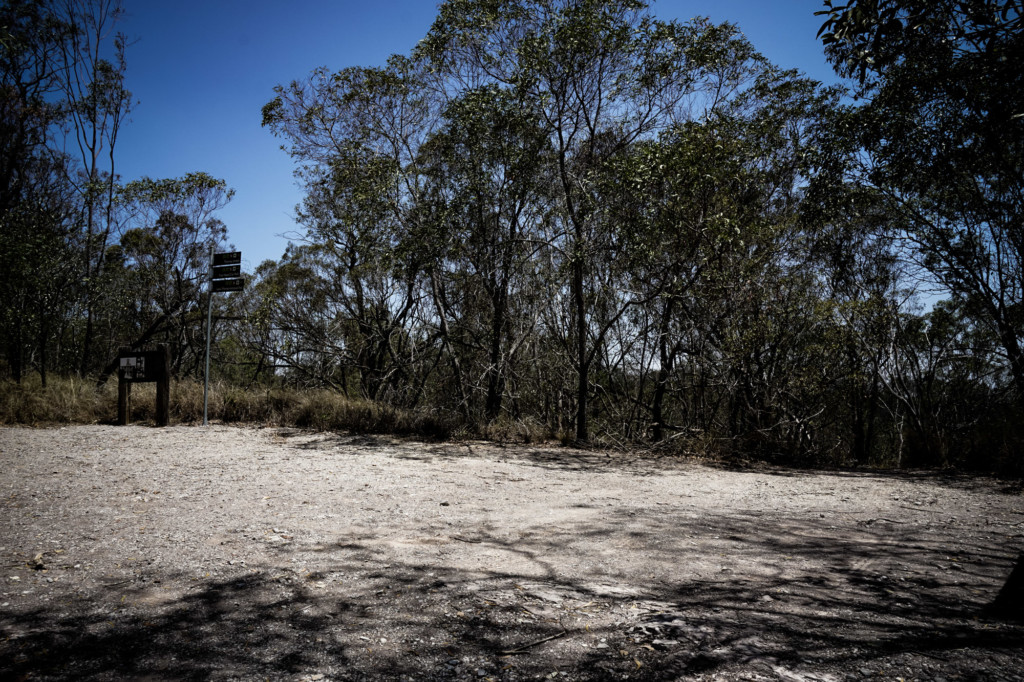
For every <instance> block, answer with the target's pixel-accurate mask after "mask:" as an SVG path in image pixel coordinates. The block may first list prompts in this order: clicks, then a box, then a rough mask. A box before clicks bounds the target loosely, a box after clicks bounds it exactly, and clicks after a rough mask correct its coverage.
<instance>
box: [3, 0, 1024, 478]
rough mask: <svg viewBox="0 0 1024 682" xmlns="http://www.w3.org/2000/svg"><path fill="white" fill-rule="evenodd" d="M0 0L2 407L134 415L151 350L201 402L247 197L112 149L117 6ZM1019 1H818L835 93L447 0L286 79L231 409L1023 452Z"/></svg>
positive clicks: (722, 440) (629, 443) (920, 455)
mask: <svg viewBox="0 0 1024 682" xmlns="http://www.w3.org/2000/svg"><path fill="white" fill-rule="evenodd" d="M0 7H2V9H0V15H2V16H0V30H2V31H3V40H2V41H0V49H2V58H0V71H2V73H0V78H2V83H0V87H2V88H3V93H4V96H3V102H4V104H3V106H2V108H0V116H2V118H0V145H2V149H3V164H2V166H3V167H2V169H0V171H2V175H0V221H2V230H0V261H2V262H0V272H2V273H3V274H2V275H0V287H2V291H0V373H2V374H3V375H4V376H5V377H6V383H5V384H4V385H3V396H4V397H3V403H2V404H3V412H2V419H3V420H4V421H7V422H12V421H14V422H36V421H63V420H70V421H80V420H85V421H88V420H93V419H97V418H104V417H103V416H102V415H112V414H113V413H114V410H112V409H111V406H112V403H111V400H112V389H111V388H110V386H109V384H108V382H107V380H108V377H109V376H110V375H111V372H112V371H113V368H114V365H113V364H112V361H113V360H114V359H115V357H116V352H117V348H118V347H119V346H125V345H127V346H132V347H142V346H144V345H147V344H151V343H157V342H159V343H166V344H168V345H169V346H170V348H171V354H172V365H173V369H174V372H175V375H176V377H177V379H178V383H177V384H176V386H175V389H174V390H173V391H172V393H173V394H174V395H176V396H177V397H174V395H172V403H173V404H172V410H175V411H176V412H175V413H174V418H175V419H180V420H186V421H187V420H195V419H197V413H196V409H197V407H196V405H197V403H196V400H197V398H196V395H197V393H196V392H197V390H199V391H200V393H201V390H200V389H197V384H196V381H197V380H200V379H201V377H202V359H203V349H204V348H203V342H204V336H203V333H204V322H205V315H204V312H205V309H206V305H207V297H208V296H209V293H208V287H207V285H206V278H207V271H206V254H208V253H209V251H210V248H211V247H212V246H219V247H223V246H225V245H226V244H227V240H228V232H227V226H225V225H224V224H223V223H221V222H220V221H219V220H218V219H217V218H216V211H217V210H218V209H219V208H221V207H222V206H224V205H225V203H226V202H227V201H229V200H230V199H231V196H232V192H231V190H230V189H229V188H228V186H227V184H226V182H225V181H223V180H218V179H215V178H212V177H210V176H208V175H206V174H203V173H195V174H191V175H189V176H186V177H183V178H174V179H162V180H153V179H149V178H143V179H138V180H133V181H130V182H123V181H122V179H121V178H120V177H119V176H118V175H117V173H116V169H115V166H114V161H115V159H116V153H115V151H116V138H117V130H118V128H119V126H120V125H121V124H122V122H123V121H124V120H125V115H126V113H127V111H128V110H129V109H130V106H131V104H132V98H131V95H130V93H129V92H128V91H127V90H126V83H125V73H126V71H125V63H126V62H125V59H126V57H125V50H124V41H123V39H121V38H116V37H114V38H111V36H116V34H115V33H112V32H111V31H110V30H109V26H110V25H111V23H116V19H117V16H118V13H119V11H120V8H119V6H118V5H117V4H116V3H115V2H110V1H106V0H92V1H91V2H84V1H82V2H75V1H72V0H67V1H65V2H58V1H56V0H49V1H44V0H4V2H3V3H2V5H0ZM1021 10H1022V6H1021V3H1019V2H1010V1H996V0H975V1H972V2H960V1H954V0H943V1H941V2H923V1H921V2H918V1H917V0H882V1H881V2H874V3H863V2H856V1H853V2H849V3H846V4H842V5H840V4H838V3H836V2H831V1H830V2H826V3H825V4H824V5H823V7H822V10H821V15H822V23H823V25H822V31H821V38H822V40H823V42H824V44H825V46H826V51H827V54H828V56H829V58H830V59H831V60H832V62H833V63H834V64H835V66H836V69H837V72H838V73H839V75H841V76H843V77H845V79H846V80H845V82H846V86H844V87H835V86H832V87H826V86H823V85H822V84H821V83H818V82H815V81H813V80H811V79H809V78H807V77H805V76H803V75H802V74H800V73H798V72H795V71H787V70H783V69H780V68H778V67H776V66H775V65H773V64H771V63H770V62H769V61H768V60H766V59H765V58H764V57H763V56H762V55H761V54H759V53H758V52H757V50H756V46H754V45H752V44H751V43H750V42H749V41H748V40H747V39H746V38H745V37H744V36H743V34H742V33H741V31H740V27H737V26H734V25H731V24H714V23H712V22H710V21H707V20H704V19H700V18H697V19H693V20H691V21H688V22H675V21H663V20H661V19H659V18H658V17H657V15H656V13H655V11H653V10H652V8H650V7H649V6H648V3H646V2H644V1H642V0H497V1H495V0H447V1H446V2H444V3H442V4H441V5H440V7H439V10H438V16H437V19H436V21H435V23H434V25H433V26H432V28H431V29H430V31H429V32H428V34H427V35H426V36H425V37H424V39H423V40H422V41H420V42H419V43H418V44H417V45H416V46H410V51H409V52H408V53H406V54H400V55H395V56H393V57H392V58H391V59H390V60H389V61H388V62H387V63H386V64H385V65H383V66H375V67H351V68H346V69H342V70H340V71H333V70H331V69H329V68H319V69H316V70H314V71H312V72H311V73H310V74H309V75H307V76H305V77H299V78H297V80H295V81H294V82H292V83H290V84H286V85H281V86H280V87H278V88H277V89H276V92H274V93H268V96H270V97H271V99H270V101H269V102H268V103H267V104H266V106H264V108H263V111H262V115H263V123H264V125H265V126H266V127H267V129H268V132H269V134H273V135H275V136H277V137H278V138H279V139H280V140H281V141H282V143H283V145H284V147H285V149H286V150H287V152H288V153H289V154H290V155H291V156H292V157H293V158H294V160H295V164H296V177H297V178H298V180H299V181H300V182H301V184H302V186H303V187H304V190H305V198H304V200H303V203H302V205H301V206H300V207H299V210H298V221H299V224H300V226H299V227H300V230H301V233H302V238H301V239H296V240H295V241H294V243H292V244H290V245H289V246H288V248H287V250H286V251H285V252H284V254H283V255H282V256H281V258H279V259H277V260H274V261H267V262H264V263H262V264H260V265H259V267H258V268H256V270H255V272H253V273H249V274H248V275H247V276H246V278H247V287H246V290H245V291H244V292H242V293H239V294H234V295H232V296H231V297H225V296H218V297H217V300H215V301H214V307H215V313H216V315H215V318H216V320H217V322H216V324H215V325H214V330H213V331H214V344H213V350H214V354H215V355H214V357H215V361H214V363H213V365H214V368H215V381H216V389H215V391H214V396H215V398H214V401H213V413H212V414H213V416H214V417H217V418H223V419H225V420H239V421H258V422H269V423H294V424H300V425H308V426H313V427H319V428H351V429H358V430H367V431H377V432H384V431H397V432H403V433H421V434H426V435H434V436H438V437H448V436H451V435H459V434H462V435H473V436H485V437H495V438H513V439H560V440H563V441H565V442H575V443H589V444H594V445H605V446H615V447H637V446H643V447H650V448H656V449H659V450H661V451H664V452H666V453H677V452H701V453H709V454H714V455H715V456H719V457H726V458H727V457H759V458H765V459H770V460H774V461H780V462H787V463H805V464H810V463H816V464H862V465H876V466H897V467H898V466H959V467H965V468H981V469H1000V470H1004V471H1017V472H1019V471H1021V467H1022V458H1021V456H1020V452H1021V445H1022V442H1024V427H1022V426H1021V424H1024V419H1022V418H1021V417H1022V416H1024V415H1022V407H1024V356H1022V351H1021V346H1020V344H1021V339H1022V333H1024V331H1022V325H1024V303H1022V293H1024V270H1022V267H1021V266H1022V258H1024V222H1022V220H1021V218H1022V209H1024V176H1022V171H1021V160H1022V159H1024V149H1022V140H1024V134H1022V133H1024V103H1022V101H1021V100H1022V98H1024V88H1022V87H1020V85H1021V84H1020V83H1019V81H1020V79H1021V78H1022V77H1024V76H1022V75H1021V74H1024V68H1022V66H1024V65H1022V64H1021V60H1022V59H1024V46H1022V45H1021V44H1020V43H1021V41H1022V38H1021V36H1022V31H1021V25H1020V21H1021V19H1020V17H1021ZM41 26H46V27H48V30H45V31H43V30H40V27H41ZM101 39H105V40H108V41H109V44H105V46H104V48H103V49H102V50H99V51H98V52H97V51H95V50H91V49H89V48H88V46H89V45H91V44H93V43H94V42H95V41H97V40H101ZM90 41H92V42H90ZM97 54H105V55H107V57H105V58H96V57H95V55H97ZM72 72H74V73H76V74H79V76H78V77H77V78H70V75H71V74H72ZM297 76H300V74H297ZM83 83H85V84H87V86H83V85H82V84H83ZM62 134H70V135H73V136H74V137H75V139H79V140H83V143H82V144H81V145H74V146H69V145H67V144H63V142H64V141H66V140H58V139H57V138H58V137H60V135H62ZM97 139H102V140H104V141H105V142H104V143H103V144H96V143H95V140H97ZM90 141H92V142H90ZM69 148H77V149H78V150H79V151H80V152H81V153H80V154H78V155H68V154H66V153H65V152H64V151H62V150H66V149H69ZM55 273H60V274H59V276H58V275H56V274H55ZM55 377H58V378H56V379H55ZM72 403H73V405H72ZM199 404H200V407H199V408H198V409H200V410H201V395H200V398H199Z"/></svg>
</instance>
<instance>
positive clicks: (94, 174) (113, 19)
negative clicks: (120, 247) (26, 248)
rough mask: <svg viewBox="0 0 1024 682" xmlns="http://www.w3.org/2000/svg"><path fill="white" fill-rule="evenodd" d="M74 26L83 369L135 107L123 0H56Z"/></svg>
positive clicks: (73, 143) (67, 74)
mask: <svg viewBox="0 0 1024 682" xmlns="http://www.w3.org/2000/svg"><path fill="white" fill-rule="evenodd" d="M54 5H55V6H56V8H57V13H58V16H60V17H61V18H62V19H63V21H64V22H66V23H67V25H68V26H69V27H70V35H69V38H68V40H66V41H65V42H64V43H63V44H62V55H61V58H62V62H61V67H60V68H61V85H62V88H63V94H64V100H65V103H66V107H67V114H68V119H69V120H70V123H71V126H70V131H69V138H70V140H69V141H68V143H67V146H68V147H69V148H71V149H74V150H75V152H77V161H78V163H79V164H80V166H79V167H78V170H79V172H78V173H73V174H72V175H71V180H72V182H74V184H75V185H76V186H77V188H78V192H79V195H80V197H81V204H82V216H81V224H82V243H83V246H84V254H83V265H82V281H83V303H82V305H83V308H84V310H83V314H84V317H85V321H84V325H85V326H84V329H83V330H82V335H81V364H80V366H79V372H80V373H81V374H83V375H84V374H86V373H87V372H88V371H89V370H90V368H91V366H92V363H93V361H94V358H93V336H94V327H95V315H96V311H95V306H94V304H93V301H94V298H95V297H96V295H97V292H98V290H97V287H96V284H97V282H98V279H99V277H100V275H101V273H102V271H103V267H104V258H105V256H106V253H107V246H108V245H109V244H110V240H111V235H112V233H113V232H114V229H115V228H114V211H115V205H114V204H115V192H116V185H117V173H116V165H115V162H116V156H115V150H116V146H117V138H118V134H119V132H120V130H121V126H122V124H123V123H124V122H125V120H126V119H127V117H128V114H129V112H130V110H131V107H132V94H131V93H130V92H129V91H128V90H127V89H126V87H125V73H126V70H127V62H126V58H125V50H126V47H127V41H126V38H125V36H124V35H123V34H121V33H118V32H115V30H114V29H115V26H116V24H117V22H118V21H119V20H120V19H121V17H122V16H123V15H124V8H123V6H122V5H121V0H55V2H54Z"/></svg>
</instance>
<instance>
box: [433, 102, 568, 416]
mask: <svg viewBox="0 0 1024 682" xmlns="http://www.w3.org/2000/svg"><path fill="white" fill-rule="evenodd" d="M548 153H549V148H548V139H547V137H546V136H545V135H544V131H543V129H542V128H541V127H540V125H539V120H538V117H537V114H536V112H535V111H533V110H532V107H531V104H530V102H529V101H523V100H521V99H517V98H516V96H515V93H513V92H510V91H508V90H503V89H500V88H497V87H494V86H493V85H485V86H482V87H480V88H478V89H472V90H469V91H466V92H464V93H461V94H460V95H459V96H458V97H455V98H453V99H451V100H450V101H449V102H448V103H447V105H446V106H445V109H444V111H443V123H442V126H441V127H440V129H439V130H438V131H436V132H435V133H434V134H433V135H432V136H431V137H430V139H429V140H428V142H427V144H425V145H424V147H423V148H422V149H421V154H420V156H421V161H420V162H421V166H422V168H423V171H424V173H425V174H426V176H427V178H428V185H427V187H428V189H427V194H426V196H425V200H426V203H427V204H428V206H429V207H430V212H431V219H430V220H429V221H424V223H423V225H421V227H420V231H419V233H418V235H417V236H418V238H419V240H420V241H421V243H423V244H425V245H429V246H428V248H429V250H430V258H429V265H428V266H427V267H428V269H429V276H430V283H431V298H432V300H433V302H434V305H435V309H436V315H437V319H438V320H439V322H440V332H441V336H442V339H443V341H444V343H445V346H446V348H447V351H448V353H449V354H450V355H451V356H452V363H453V370H454V374H455V377H454V378H455V381H456V383H457V391H458V394H459V396H460V404H461V405H462V407H463V413H464V415H465V416H466V417H467V418H469V419H476V416H474V415H472V414H471V410H470V408H471V402H474V403H476V404H480V403H479V401H472V400H471V396H472V393H475V392H477V391H479V392H480V393H482V394H483V402H482V407H483V415H484V418H485V419H486V420H487V421H493V420H495V419H496V418H497V417H498V416H499V414H500V413H501V412H502V403H503V399H504V395H505V393H506V388H507V383H508V381H509V379H510V374H511V368H512V367H513V366H514V364H515V356H516V355H517V353H518V352H520V351H521V350H522V348H523V344H524V343H525V342H527V340H528V339H529V337H530V336H531V335H532V334H533V332H534V325H533V323H532V319H533V318H534V317H535V311H534V310H532V309H531V308H533V307H534V306H533V305H531V304H534V303H535V302H536V301H535V298H536V296H535V293H534V292H536V290H537V288H538V286H539V283H538V282H537V281H536V280H535V279H534V278H533V277H532V276H531V273H532V268H531V267H530V266H529V262H530V261H531V260H532V259H533V257H534V255H535V254H536V252H537V251H538V249H539V248H540V244H539V241H540V237H542V236H543V235H542V232H543V230H542V226H541V224H542V223H543V221H544V219H545V216H544V211H545V207H546V206H547V197H546V193H547V191H548V183H547V182H546V173H545V171H546V168H545V160H546V156H547V154H548ZM467 374H468V375H469V376H466V375H467Z"/></svg>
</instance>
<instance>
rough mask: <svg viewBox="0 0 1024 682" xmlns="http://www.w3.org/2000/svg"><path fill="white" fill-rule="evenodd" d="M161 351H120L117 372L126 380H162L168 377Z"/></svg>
mask: <svg viewBox="0 0 1024 682" xmlns="http://www.w3.org/2000/svg"><path fill="white" fill-rule="evenodd" d="M162 355H163V353H162V352H161V351H155V350H137V351H129V352H128V353H120V354H119V355H118V358H117V365H118V367H117V373H118V376H119V377H120V378H121V379H122V380H124V381H161V380H163V379H165V378H166V372H167V368H166V367H165V366H164V360H163V357H162Z"/></svg>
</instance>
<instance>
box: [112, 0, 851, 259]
mask: <svg viewBox="0 0 1024 682" xmlns="http://www.w3.org/2000/svg"><path fill="white" fill-rule="evenodd" d="M124 4H125V8H126V10H127V12H128V16H127V17H126V18H125V20H124V21H122V22H121V24H120V30H121V31H123V32H124V33H125V34H126V35H127V36H128V38H129V40H130V41H133V42H132V44H131V46H130V47H129V50H128V55H127V58H128V88H129V89H130V90H131V91H132V93H133V94H134V96H135V99H136V100H138V104H137V105H136V107H135V110H134V111H133V113H132V115H131V120H130V121H129V122H128V123H127V125H126V126H125V128H124V129H123V130H122V132H121V136H120V138H119V139H118V149H117V163H118V165H117V169H116V170H117V172H118V173H119V174H120V175H121V177H122V179H123V180H124V181H129V180H134V179H137V178H140V177H142V176H144V175H145V176H149V177H152V178H165V177H178V176H181V175H184V174H185V173H188V172H192V171H205V172H207V173H209V174H211V175H213V176H214V177H218V178H223V179H224V180H226V181H227V183H228V186H230V187H233V188H234V189H235V191H236V194H235V198H234V200H233V201H232V202H231V204H230V205H229V206H228V207H227V208H226V209H224V210H223V211H222V212H221V213H220V214H219V217H220V218H221V220H223V221H224V222H225V224H226V225H227V227H228V236H229V239H230V240H231V242H232V243H233V244H234V245H235V246H236V247H237V248H239V249H240V250H241V251H242V257H243V267H244V269H245V270H246V271H247V272H251V271H252V270H253V269H254V268H255V267H256V266H257V265H258V264H259V263H260V262H262V261H263V260H266V259H268V258H272V259H277V258H279V257H280V256H281V254H282V253H283V252H284V249H285V247H286V245H287V242H288V235H289V233H292V234H294V233H296V232H297V230H298V229H299V228H298V226H296V225H295V223H294V220H293V218H292V216H293V214H294V207H295V205H296V204H297V203H299V202H300V201H301V199H302V195H301V193H300V191H299V189H298V188H297V187H296V185H295V181H294V178H293V177H292V170H293V168H294V164H293V162H292V160H291V159H290V158H289V157H288V155H287V154H285V153H284V152H283V151H281V149H280V141H279V140H277V139H276V138H274V137H273V136H272V135H271V134H270V132H269V131H268V130H267V129H264V128H262V127H261V126H260V115H261V114H260V110H261V108H262V107H263V105H264V104H266V103H267V102H268V101H269V100H270V99H271V98H272V97H273V94H274V93H273V87H274V86H275V85H276V84H279V83H288V82H290V81H292V80H296V79H301V78H304V77H305V76H306V75H307V74H308V73H309V72H310V71H311V70H312V69H314V68H315V67H318V66H327V67H329V68H331V69H341V68H344V67H347V66H376V65H380V64H382V63H383V62H384V61H385V60H386V59H387V57H388V56H389V55H391V54H395V53H402V54H404V53H408V52H409V50H410V49H412V47H413V46H415V45H416V43H417V42H418V41H419V40H420V39H421V38H422V37H423V36H424V35H425V34H426V32H427V30H428V28H429V27H430V24H431V22H432V21H433V18H434V15H435V13H436V9H437V4H438V2H437V0H333V1H331V0H291V2H282V1H281V0H274V1H270V0H173V1H172V0H124ZM652 5H653V10H654V13H655V14H656V15H657V16H658V17H660V18H663V19H680V20H686V19H689V18H691V17H694V16H707V17H710V18H711V19H712V20H714V21H716V22H720V21H730V22H732V23H735V24H737V25H738V26H739V27H740V29H741V30H742V31H743V32H744V33H745V34H746V35H747V37H748V38H749V39H750V40H751V42H752V43H753V44H754V46H755V47H756V48H757V49H758V50H760V51H761V52H762V53H763V54H765V55H766V56H767V57H768V58H769V59H770V60H771V61H773V62H774V63H775V64H778V65H779V66H782V67H785V68H796V69H799V70H800V71H802V72H803V73H805V74H806V75H808V76H811V77H813V78H817V79H819V80H823V81H828V82H831V81H834V80H835V77H834V75H833V73H832V70H831V69H830V68H829V66H828V64H827V63H826V62H825V58H824V56H823V55H822V50H821V45H820V43H818V42H817V41H816V40H815V34H816V33H817V30H818V26H819V25H820V24H821V17H816V16H814V12H815V11H817V10H819V9H821V8H822V5H823V3H822V2H821V1H820V0H714V1H713V2H699V1H696V0H657V1H655V2H653V3H652Z"/></svg>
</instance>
